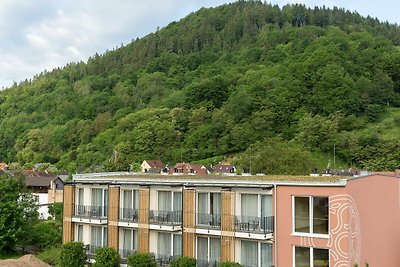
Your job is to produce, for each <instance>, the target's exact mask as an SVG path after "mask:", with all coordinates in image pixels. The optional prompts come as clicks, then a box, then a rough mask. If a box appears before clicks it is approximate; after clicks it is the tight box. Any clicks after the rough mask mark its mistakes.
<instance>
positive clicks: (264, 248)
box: [241, 240, 273, 267]
mask: <svg viewBox="0 0 400 267" xmlns="http://www.w3.org/2000/svg"><path fill="white" fill-rule="evenodd" d="M241 264H242V265H243V266H246V267H247V266H249V267H250V266H260V267H270V266H273V264H272V244H271V243H260V242H255V241H245V240H243V241H242V242H241Z"/></svg>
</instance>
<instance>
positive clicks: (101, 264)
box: [93, 247, 121, 267]
mask: <svg viewBox="0 0 400 267" xmlns="http://www.w3.org/2000/svg"><path fill="white" fill-rule="evenodd" d="M94 259H95V261H96V263H95V264H93V266H94V267H119V264H120V262H121V258H120V257H119V254H118V252H117V251H116V250H115V249H113V248H108V247H104V248H99V249H97V250H96V252H95V258H94Z"/></svg>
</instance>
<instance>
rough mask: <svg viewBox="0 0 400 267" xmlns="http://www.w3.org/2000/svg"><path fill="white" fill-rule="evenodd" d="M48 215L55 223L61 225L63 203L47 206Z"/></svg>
mask: <svg viewBox="0 0 400 267" xmlns="http://www.w3.org/2000/svg"><path fill="white" fill-rule="evenodd" d="M49 213H50V214H51V216H52V217H53V218H54V220H55V221H56V222H57V223H59V224H62V218H63V203H53V205H51V206H49Z"/></svg>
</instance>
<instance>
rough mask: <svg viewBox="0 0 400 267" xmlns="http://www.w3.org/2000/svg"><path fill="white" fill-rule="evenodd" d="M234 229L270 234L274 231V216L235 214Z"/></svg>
mask: <svg viewBox="0 0 400 267" xmlns="http://www.w3.org/2000/svg"><path fill="white" fill-rule="evenodd" d="M235 230H236V231H241V232H249V233H250V232H253V233H262V234H271V233H273V232H274V216H268V217H253V216H236V218H235Z"/></svg>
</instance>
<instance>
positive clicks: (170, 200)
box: [158, 191, 182, 211]
mask: <svg viewBox="0 0 400 267" xmlns="http://www.w3.org/2000/svg"><path fill="white" fill-rule="evenodd" d="M158 210H162V211H180V210H182V192H171V191H158Z"/></svg>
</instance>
